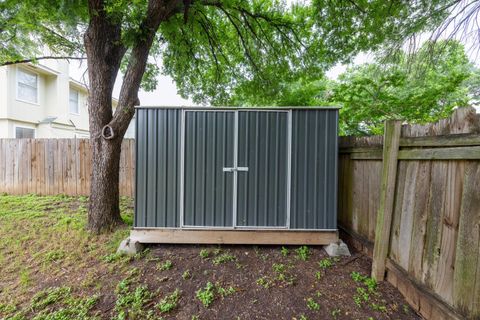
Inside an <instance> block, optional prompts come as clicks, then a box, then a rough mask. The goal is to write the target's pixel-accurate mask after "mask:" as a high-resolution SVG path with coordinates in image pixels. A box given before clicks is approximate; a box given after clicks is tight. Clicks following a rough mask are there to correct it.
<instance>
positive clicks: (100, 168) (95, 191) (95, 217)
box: [87, 137, 123, 233]
mask: <svg viewBox="0 0 480 320" xmlns="http://www.w3.org/2000/svg"><path fill="white" fill-rule="evenodd" d="M90 143H91V149H92V164H93V166H92V179H91V187H90V207H89V214H88V225H87V226H88V229H89V230H91V231H92V232H95V233H100V232H103V231H111V230H113V229H114V228H115V227H117V226H119V225H121V224H123V221H122V218H121V217H120V208H119V200H120V199H119V168H120V151H121V138H120V139H115V140H105V139H103V138H101V137H99V138H92V139H90Z"/></svg>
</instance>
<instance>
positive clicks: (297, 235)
mask: <svg viewBox="0 0 480 320" xmlns="http://www.w3.org/2000/svg"><path fill="white" fill-rule="evenodd" d="M130 239H131V240H132V241H138V242H140V243H202V244H272V245H327V244H329V243H332V242H336V241H338V233H337V231H334V230H333V231H285V230H269V229H259V230H212V229H210V230H205V229H202V230H185V229H154V228H152V229H142V228H135V229H133V230H132V231H131V232H130Z"/></svg>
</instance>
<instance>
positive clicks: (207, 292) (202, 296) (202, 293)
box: [196, 282, 215, 308]
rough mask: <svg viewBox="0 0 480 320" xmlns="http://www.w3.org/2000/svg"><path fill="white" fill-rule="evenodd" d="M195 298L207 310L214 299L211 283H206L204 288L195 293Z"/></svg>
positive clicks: (213, 288)
mask: <svg viewBox="0 0 480 320" xmlns="http://www.w3.org/2000/svg"><path fill="white" fill-rule="evenodd" d="M196 297H197V298H198V300H200V302H201V303H202V304H203V306H204V307H205V308H208V307H209V306H210V305H211V304H212V302H213V300H214V299H215V286H214V285H213V284H212V283H211V282H208V283H207V285H206V286H205V288H203V289H199V290H198V291H197V292H196Z"/></svg>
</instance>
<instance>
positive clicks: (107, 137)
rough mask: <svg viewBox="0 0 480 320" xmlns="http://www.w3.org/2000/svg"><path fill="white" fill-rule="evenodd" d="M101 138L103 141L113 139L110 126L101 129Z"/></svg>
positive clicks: (113, 135)
mask: <svg viewBox="0 0 480 320" xmlns="http://www.w3.org/2000/svg"><path fill="white" fill-rule="evenodd" d="M102 137H103V139H105V140H111V139H113V138H115V133H114V132H113V128H112V127H111V126H110V125H108V124H107V125H106V126H104V127H103V128H102Z"/></svg>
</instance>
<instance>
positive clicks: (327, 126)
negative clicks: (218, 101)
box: [130, 107, 338, 244]
mask: <svg viewBox="0 0 480 320" xmlns="http://www.w3.org/2000/svg"><path fill="white" fill-rule="evenodd" d="M136 129H137V130H136V191H135V221H134V228H133V230H132V231H131V235H130V239H132V240H134V241H139V242H143V243H244V244H328V243H331V242H334V241H337V239H338V236H337V158H338V144H337V131H338V109H337V108H255V109H254V108H230V107H228V108H219V107H138V108H137V114H136Z"/></svg>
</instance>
